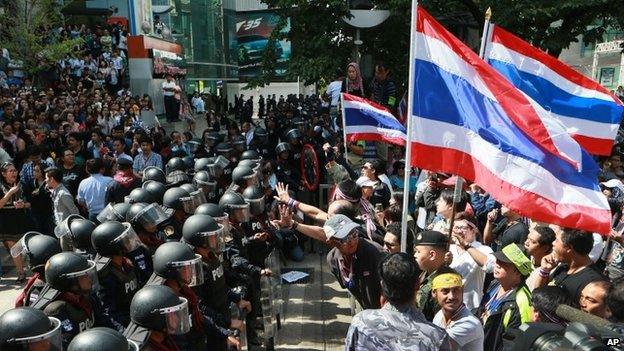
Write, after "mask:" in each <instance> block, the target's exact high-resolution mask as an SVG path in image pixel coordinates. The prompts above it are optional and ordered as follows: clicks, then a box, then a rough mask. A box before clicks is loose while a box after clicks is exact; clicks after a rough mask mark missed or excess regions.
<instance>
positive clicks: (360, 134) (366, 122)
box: [342, 93, 407, 146]
mask: <svg viewBox="0 0 624 351" xmlns="http://www.w3.org/2000/svg"><path fill="white" fill-rule="evenodd" d="M342 108H343V114H344V131H345V137H346V140H347V141H357V140H367V141H381V142H388V143H391V144H396V145H402V146H404V145H405V139H407V133H406V131H405V127H404V126H403V125H402V124H401V123H400V122H399V121H397V119H396V118H394V116H393V115H392V112H390V111H389V110H388V109H387V108H385V107H383V106H381V105H378V104H376V103H374V102H372V101H369V100H366V99H363V98H361V97H358V96H354V95H350V94H344V93H343V94H342Z"/></svg>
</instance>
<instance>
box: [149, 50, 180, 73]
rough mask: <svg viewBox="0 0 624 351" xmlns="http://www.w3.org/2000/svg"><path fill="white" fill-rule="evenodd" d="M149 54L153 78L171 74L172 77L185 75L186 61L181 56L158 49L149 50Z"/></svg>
mask: <svg viewBox="0 0 624 351" xmlns="http://www.w3.org/2000/svg"><path fill="white" fill-rule="evenodd" d="M151 52H152V60H153V61H152V62H153V64H154V78H164V77H165V74H167V73H171V74H172V75H173V76H174V77H183V76H185V75H186V60H185V59H184V58H183V57H182V56H179V55H178V54H175V53H173V52H169V51H163V50H158V49H151Z"/></svg>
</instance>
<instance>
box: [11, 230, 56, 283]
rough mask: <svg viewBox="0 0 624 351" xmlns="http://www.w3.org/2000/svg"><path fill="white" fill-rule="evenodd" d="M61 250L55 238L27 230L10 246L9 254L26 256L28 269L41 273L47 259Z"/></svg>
mask: <svg viewBox="0 0 624 351" xmlns="http://www.w3.org/2000/svg"><path fill="white" fill-rule="evenodd" d="M61 251H62V250H61V244H60V243H59V241H58V240H57V239H55V238H53V237H51V236H49V235H43V234H41V233H39V232H28V233H26V234H24V235H23V236H22V238H21V239H20V240H19V241H18V242H16V243H15V244H14V245H13V247H11V256H13V257H18V256H23V257H27V258H28V265H29V268H30V270H31V271H33V272H35V271H36V272H39V273H43V270H44V266H45V264H46V262H47V261H48V259H49V258H50V257H52V256H54V255H56V254H57V253H60V252H61Z"/></svg>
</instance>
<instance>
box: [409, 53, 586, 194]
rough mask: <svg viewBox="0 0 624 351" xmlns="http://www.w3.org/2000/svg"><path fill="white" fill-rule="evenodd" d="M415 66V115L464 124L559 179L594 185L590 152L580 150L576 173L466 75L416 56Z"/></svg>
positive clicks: (499, 146) (582, 185) (581, 185)
mask: <svg viewBox="0 0 624 351" xmlns="http://www.w3.org/2000/svg"><path fill="white" fill-rule="evenodd" d="M415 67H416V69H417V72H416V74H415V76H416V83H415V86H414V97H413V103H414V107H415V111H414V113H415V114H416V115H417V116H419V117H422V118H428V119H432V120H437V121H442V122H446V123H451V124H455V125H459V126H462V127H464V128H467V129H469V130H470V131H473V132H475V133H477V134H478V135H479V136H480V137H481V138H483V139H485V140H487V141H488V142H489V143H491V144H492V145H495V146H496V147H497V148H499V149H501V150H503V151H505V152H507V153H510V154H512V155H515V156H518V157H521V158H524V159H526V160H529V161H531V162H534V163H538V164H540V165H541V166H542V167H544V168H545V169H547V170H548V171H549V172H551V173H552V174H554V175H555V176H556V177H557V178H559V179H560V180H561V181H562V182H565V183H567V184H570V185H575V186H579V187H583V188H586V189H594V185H595V181H594V179H591V177H588V176H587V174H592V173H596V172H597V170H598V169H597V166H596V164H595V162H594V160H593V159H592V158H591V156H589V155H588V154H586V153H583V159H582V163H583V169H584V171H583V173H585V175H582V174H579V172H577V171H576V170H575V169H574V168H573V167H572V165H570V164H569V163H567V162H565V161H563V160H561V159H560V158H558V157H556V156H554V155H552V154H551V153H549V152H544V151H543V149H542V148H541V147H540V146H539V145H536V144H534V143H533V142H532V141H530V139H528V138H527V137H526V135H525V134H524V133H523V132H522V131H521V130H520V129H519V128H518V127H517V126H516V125H515V124H514V123H513V122H512V121H511V120H510V119H509V117H508V116H507V115H506V113H505V112H504V111H503V109H502V108H501V106H500V105H499V104H498V102H496V101H493V100H490V99H489V98H487V97H485V96H483V95H481V93H480V92H479V91H478V90H476V89H475V88H474V87H473V86H472V85H471V84H470V83H468V82H467V81H466V80H465V79H463V78H461V77H458V76H456V75H454V74H451V73H449V72H447V71H444V70H442V69H441V68H440V67H438V66H437V65H435V64H433V63H431V62H428V61H423V60H416V64H415ZM451 88H452V89H453V90H452V91H451V90H450V89H451ZM426 132H427V133H437V132H439V131H434V130H432V131H426Z"/></svg>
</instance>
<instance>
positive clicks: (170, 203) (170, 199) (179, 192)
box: [163, 187, 190, 211]
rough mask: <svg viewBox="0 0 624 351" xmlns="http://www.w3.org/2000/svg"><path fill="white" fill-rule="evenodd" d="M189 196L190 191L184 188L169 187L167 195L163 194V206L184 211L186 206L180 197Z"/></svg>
mask: <svg viewBox="0 0 624 351" xmlns="http://www.w3.org/2000/svg"><path fill="white" fill-rule="evenodd" d="M189 196H190V194H189V193H188V191H186V190H184V189H182V188H178V187H175V188H171V189H167V191H166V192H165V195H163V206H165V207H166V208H170V209H173V210H178V211H184V206H182V201H180V199H181V198H183V197H189Z"/></svg>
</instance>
